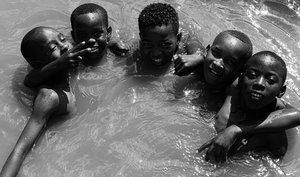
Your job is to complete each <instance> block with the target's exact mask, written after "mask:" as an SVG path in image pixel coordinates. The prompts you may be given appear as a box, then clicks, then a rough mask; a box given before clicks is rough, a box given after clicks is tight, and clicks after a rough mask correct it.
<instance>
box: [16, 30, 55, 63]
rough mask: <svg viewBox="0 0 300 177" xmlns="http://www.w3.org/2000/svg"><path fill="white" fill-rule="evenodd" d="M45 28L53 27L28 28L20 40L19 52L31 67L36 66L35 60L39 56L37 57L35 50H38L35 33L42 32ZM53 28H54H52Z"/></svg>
mask: <svg viewBox="0 0 300 177" xmlns="http://www.w3.org/2000/svg"><path fill="white" fill-rule="evenodd" d="M45 29H53V28H50V27H45V26H39V27H35V28H33V29H32V30H30V31H29V32H28V33H26V34H25V36H24V37H23V39H22V41H21V47H20V48H21V53H22V55H23V57H24V58H25V60H26V61H27V62H28V63H29V64H30V65H31V66H32V67H33V68H36V67H37V66H36V61H37V60H38V59H40V58H38V56H36V55H37V53H36V51H38V50H39V48H38V47H40V46H38V44H37V43H36V41H37V37H36V36H37V34H38V33H40V32H42V31H43V30H45ZM53 30H54V29H53Z"/></svg>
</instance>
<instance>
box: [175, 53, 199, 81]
mask: <svg viewBox="0 0 300 177" xmlns="http://www.w3.org/2000/svg"><path fill="white" fill-rule="evenodd" d="M203 58H204V57H203V55H201V54H200V55H199V54H192V55H178V56H176V57H175V60H174V65H175V74H176V75H178V76H186V75H189V74H190V73H192V72H193V71H194V70H195V69H196V68H197V67H198V66H199V65H200V64H201V63H202V61H203Z"/></svg>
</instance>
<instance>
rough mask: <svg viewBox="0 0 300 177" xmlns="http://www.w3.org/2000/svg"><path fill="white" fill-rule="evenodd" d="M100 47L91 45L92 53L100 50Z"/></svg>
mask: <svg viewBox="0 0 300 177" xmlns="http://www.w3.org/2000/svg"><path fill="white" fill-rule="evenodd" d="M98 50H99V48H98V47H91V53H95V52H98Z"/></svg>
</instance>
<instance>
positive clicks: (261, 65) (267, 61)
mask: <svg viewBox="0 0 300 177" xmlns="http://www.w3.org/2000/svg"><path fill="white" fill-rule="evenodd" d="M249 69H256V70H259V71H261V72H268V73H273V74H275V75H278V76H280V77H281V78H283V77H284V76H283V75H284V73H283V72H284V69H283V66H282V64H281V63H280V62H279V61H278V60H276V59H275V58H273V57H271V56H268V55H267V56H266V55H260V56H255V57H251V58H250V59H249V61H248V62H247V64H246V70H249Z"/></svg>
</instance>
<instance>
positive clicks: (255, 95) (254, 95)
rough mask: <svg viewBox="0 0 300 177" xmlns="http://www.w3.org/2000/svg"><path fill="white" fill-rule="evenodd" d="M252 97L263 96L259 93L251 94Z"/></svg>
mask: <svg viewBox="0 0 300 177" xmlns="http://www.w3.org/2000/svg"><path fill="white" fill-rule="evenodd" d="M251 96H253V97H256V98H261V97H262V95H260V94H257V93H251Z"/></svg>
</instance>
